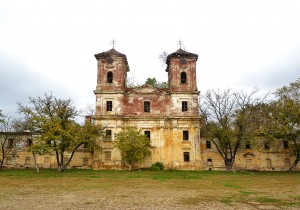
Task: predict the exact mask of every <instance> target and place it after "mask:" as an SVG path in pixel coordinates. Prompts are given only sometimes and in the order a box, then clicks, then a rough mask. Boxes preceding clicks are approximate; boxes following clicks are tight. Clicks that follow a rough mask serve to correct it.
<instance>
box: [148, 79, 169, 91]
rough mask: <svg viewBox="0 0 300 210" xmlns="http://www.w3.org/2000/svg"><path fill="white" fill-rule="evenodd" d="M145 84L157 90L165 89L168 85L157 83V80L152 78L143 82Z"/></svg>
mask: <svg viewBox="0 0 300 210" xmlns="http://www.w3.org/2000/svg"><path fill="white" fill-rule="evenodd" d="M145 84H148V85H151V86H153V87H157V88H167V87H168V83H167V82H157V80H156V79H155V78H154V77H153V78H150V77H149V78H148V79H147V80H146V82H145Z"/></svg>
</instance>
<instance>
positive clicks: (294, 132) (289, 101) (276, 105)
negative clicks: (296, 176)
mask: <svg viewBox="0 0 300 210" xmlns="http://www.w3.org/2000/svg"><path fill="white" fill-rule="evenodd" d="M275 96H276V100H275V101H273V102H271V103H270V104H269V112H268V117H269V120H270V121H271V122H272V128H273V129H272V130H271V128H270V127H268V128H267V129H266V130H268V131H269V133H272V135H273V137H274V138H275V139H278V140H280V141H282V140H287V141H289V142H292V143H293V144H292V153H293V155H294V156H295V161H294V163H293V164H292V166H291V167H290V169H289V170H290V171H292V170H294V169H295V168H296V166H297V164H298V162H299V161H300V79H297V80H296V81H295V82H292V83H290V85H289V86H284V87H282V88H279V89H278V90H277V91H276V92H275Z"/></svg>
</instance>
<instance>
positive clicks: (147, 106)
mask: <svg viewBox="0 0 300 210" xmlns="http://www.w3.org/2000/svg"><path fill="white" fill-rule="evenodd" d="M144 112H150V101H144Z"/></svg>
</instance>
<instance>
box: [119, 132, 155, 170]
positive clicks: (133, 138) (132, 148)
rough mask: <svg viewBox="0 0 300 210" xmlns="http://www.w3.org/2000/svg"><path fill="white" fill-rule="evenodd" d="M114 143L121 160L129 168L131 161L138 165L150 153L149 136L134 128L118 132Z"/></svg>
mask: <svg viewBox="0 0 300 210" xmlns="http://www.w3.org/2000/svg"><path fill="white" fill-rule="evenodd" d="M114 144H115V146H116V147H117V148H119V149H120V151H121V156H122V160H123V161H124V162H125V163H126V164H128V165H129V170H130V169H131V167H132V164H133V163H138V164H139V165H140V164H141V163H142V162H143V161H144V160H145V158H146V157H147V156H149V155H150V154H151V151H150V148H151V145H150V140H149V138H148V137H147V136H146V135H144V134H141V133H140V132H139V131H138V130H136V129H134V128H126V129H124V130H123V131H121V132H119V133H118V134H117V137H116V139H115V142H114Z"/></svg>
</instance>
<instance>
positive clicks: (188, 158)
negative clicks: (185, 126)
mask: <svg viewBox="0 0 300 210" xmlns="http://www.w3.org/2000/svg"><path fill="white" fill-rule="evenodd" d="M183 161H184V162H190V153H189V152H184V153H183Z"/></svg>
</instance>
